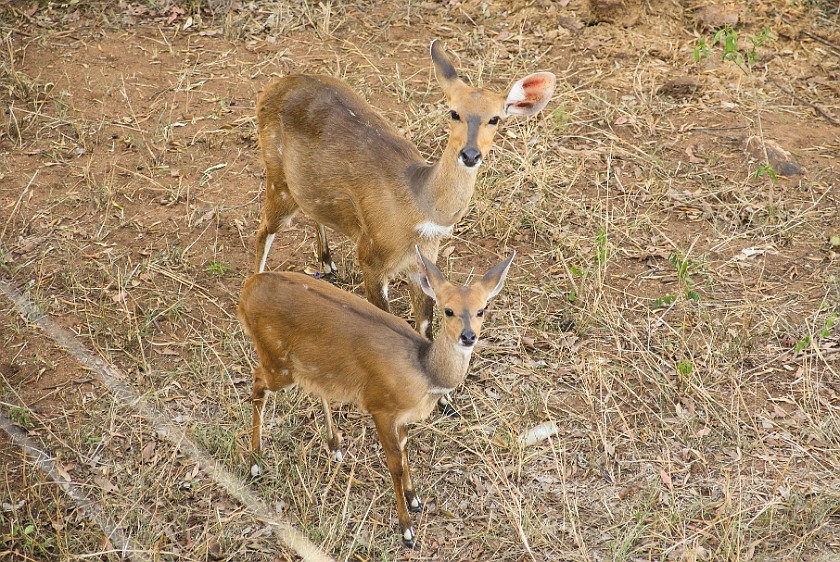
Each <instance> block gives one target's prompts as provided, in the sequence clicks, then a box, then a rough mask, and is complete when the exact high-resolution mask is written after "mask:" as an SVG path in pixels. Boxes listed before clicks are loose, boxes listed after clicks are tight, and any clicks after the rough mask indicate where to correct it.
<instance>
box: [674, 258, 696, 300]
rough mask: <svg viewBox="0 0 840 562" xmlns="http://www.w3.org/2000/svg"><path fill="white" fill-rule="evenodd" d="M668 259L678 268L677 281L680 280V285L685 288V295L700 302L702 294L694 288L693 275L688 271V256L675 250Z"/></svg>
mask: <svg viewBox="0 0 840 562" xmlns="http://www.w3.org/2000/svg"><path fill="white" fill-rule="evenodd" d="M668 261H670V262H671V263H672V264H673V265H674V267H675V268H676V270H677V281H679V284H680V286H681V287H682V288H683V292H684V294H685V296H686V297H688V298H689V299H691V300H693V301H695V302H700V295H699V294H698V293H697V291H695V290H694V289H693V288H692V281H691V276H690V274H689V272H688V266H689V261H688V256H685V257H683V256H681V255H680V254H679V253H676V252H675V253H672V254H671V255H669V256H668Z"/></svg>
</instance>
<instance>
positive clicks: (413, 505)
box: [411, 496, 420, 509]
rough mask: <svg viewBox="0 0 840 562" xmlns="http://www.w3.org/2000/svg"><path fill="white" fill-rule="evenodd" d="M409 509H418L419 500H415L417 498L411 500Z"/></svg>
mask: <svg viewBox="0 0 840 562" xmlns="http://www.w3.org/2000/svg"><path fill="white" fill-rule="evenodd" d="M411 507H413V508H414V509H417V508H418V507H420V500H418V499H417V496H414V497H413V498H411Z"/></svg>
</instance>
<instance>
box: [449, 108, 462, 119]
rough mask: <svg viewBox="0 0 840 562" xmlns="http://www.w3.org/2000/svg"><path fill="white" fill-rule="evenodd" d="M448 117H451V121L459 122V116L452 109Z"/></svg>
mask: <svg viewBox="0 0 840 562" xmlns="http://www.w3.org/2000/svg"><path fill="white" fill-rule="evenodd" d="M449 115H451V116H452V120H453V121H460V120H461V116H460V115H458V112H457V111H455V110H454V109H453V110H452V111H450V112H449Z"/></svg>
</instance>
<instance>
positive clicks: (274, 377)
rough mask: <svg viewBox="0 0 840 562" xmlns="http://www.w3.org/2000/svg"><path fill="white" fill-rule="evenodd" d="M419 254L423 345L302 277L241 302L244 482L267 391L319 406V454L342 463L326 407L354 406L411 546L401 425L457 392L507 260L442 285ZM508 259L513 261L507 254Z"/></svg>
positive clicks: (264, 282)
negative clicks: (311, 399) (250, 377)
mask: <svg viewBox="0 0 840 562" xmlns="http://www.w3.org/2000/svg"><path fill="white" fill-rule="evenodd" d="M416 252H417V264H418V266H419V269H420V273H419V275H418V276H417V279H418V284H419V285H420V288H421V289H422V291H423V292H424V293H425V294H427V295H429V297H430V298H432V299H434V301H436V302H437V305H438V308H439V311H440V312H441V313H442V314H443V315H442V317H441V318H442V328H441V332H440V334H438V337H437V338H436V339H435V340H434V341H429V340H428V339H426V338H425V337H423V336H422V335H420V334H418V333H417V332H416V331H414V330H412V329H411V328H410V327H409V325H408V324H406V322H405V321H404V320H402V319H400V318H397V317H396V316H393V315H391V314H389V313H387V312H384V311H382V310H380V309H379V308H377V307H375V306H373V305H372V304H370V303H368V302H366V301H365V300H363V299H361V298H359V297H357V296H356V295H353V294H352V293H348V292H346V291H342V290H341V289H337V288H336V287H334V286H332V285H331V284H329V283H327V282H326V281H322V280H318V279H312V278H311V277H309V276H307V275H304V274H301V273H290V272H285V273H259V274H256V275H253V276H251V277H250V278H249V279H248V281H247V282H246V283H245V287H244V288H243V289H242V295H241V297H240V299H239V308H238V313H239V319H240V321H241V322H242V326H243V327H244V329H245V332H246V333H247V334H248V335H249V336H250V337H251V339H252V340H253V342H254V348H255V350H256V352H257V356H258V357H259V364H258V365H257V367H256V368H255V369H254V389H253V395H252V398H253V411H254V413H253V433H252V436H251V451H252V462H253V463H254V464H253V465H252V467H251V473H252V474H253V475H254V476H257V475H259V474H260V472H261V470H260V467H259V464H257V462H258V458H259V452H260V448H261V440H262V421H263V411H264V408H265V393H266V390H271V391H277V390H280V389H281V388H285V387H288V386H290V385H293V384H297V385H299V386H300V387H301V388H302V389H303V390H304V391H306V392H309V393H311V394H314V395H316V396H318V397H320V398H321V404H322V406H323V408H324V417H325V419H326V429H327V431H326V433H327V444H328V445H329V448H330V451H331V453H332V457H333V458H334V459H336V460H341V458H342V453H341V438H340V436H339V434H338V432H337V431H336V429H335V425H334V424H333V419H332V414H331V413H330V401H331V400H332V401H338V402H348V403H355V404H358V405H359V406H361V407H362V408H364V409H365V410H367V411H368V412H369V413H370V414H371V416H373V421H374V423H375V425H376V432H377V434H378V436H379V442H380V443H381V444H382V449H383V450H384V451H385V459H386V462H387V465H388V471H389V472H390V473H391V478H392V479H393V481H394V493H395V495H396V499H397V516H398V517H399V520H400V529H401V532H402V539H403V542H404V543H405V544H406V545H407V546H410V547H414V546H415V532H414V527H413V526H412V524H411V519H410V518H409V515H408V510H409V509H411V510H412V511H415V512H417V511H421V509H422V504H421V502H420V498H419V497H418V496H417V493H416V492H415V490H414V485H413V484H412V483H411V476H410V474H409V466H408V456H407V454H406V441H407V440H408V430H407V428H406V424H408V423H411V422H415V421H418V420H420V419H423V418H425V417H426V416H428V415H429V413H430V412H431V411H432V409H433V408H434V405H435V403H436V402H437V400H438V398H439V397H440V396H441V395H442V394H445V393H447V392H449V391H451V390H452V389H453V388H455V387H456V386H458V385H459V384H461V383H462V382H463V381H464V379H465V378H466V376H467V367H468V366H469V362H470V356H471V354H472V351H473V349H474V348H475V344H476V342H477V341H478V335H479V333H480V331H481V324H482V322H483V320H484V308H485V307H486V306H487V301H488V300H490V299H491V298H492V297H494V296H495V295H497V294H498V293H499V291H501V290H502V286H503V285H504V281H505V276H506V275H507V272H508V269H509V268H510V264H511V261H512V260H513V255H511V256H510V257H509V258H508V259H506V260H505V261H503V262H502V263H500V264H498V265H497V266H495V267H493V268H492V269H491V270H490V271H489V272H487V274H486V275H484V277H482V278H481V279H480V280H479V281H477V282H476V283H474V284H472V285H470V286H466V287H458V286H455V285H452V284H451V283H449V282H448V281H447V280H446V279H445V278H444V277H443V274H441V272H440V270H439V269H438V268H437V266H436V265H435V264H434V262H432V261H430V260H428V259H426V258H425V257H423V255H422V254H421V253H420V249H419V248H418V249H417V250H416ZM514 255H515V253H514Z"/></svg>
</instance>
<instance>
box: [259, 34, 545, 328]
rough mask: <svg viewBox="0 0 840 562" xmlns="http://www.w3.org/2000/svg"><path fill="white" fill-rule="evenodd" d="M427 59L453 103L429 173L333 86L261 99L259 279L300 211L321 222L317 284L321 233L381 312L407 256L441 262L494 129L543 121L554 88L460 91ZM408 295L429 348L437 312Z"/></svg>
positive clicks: (339, 85)
mask: <svg viewBox="0 0 840 562" xmlns="http://www.w3.org/2000/svg"><path fill="white" fill-rule="evenodd" d="M430 51H431V58H432V62H433V64H434V69H435V75H436V76H437V80H438V82H439V84H440V87H441V89H442V90H443V93H444V94H445V96H446V98H447V100H448V102H449V114H448V115H449V140H448V142H447V144H446V148H445V149H444V150H443V154H442V155H441V157H440V159H439V160H438V161H437V162H436V163H434V164H428V163H427V162H426V160H425V159H424V158H423V157H422V156H421V155H420V152H419V151H418V150H417V148H416V147H415V146H414V145H413V144H412V143H411V142H409V141H407V140H406V139H405V138H404V137H403V136H402V135H401V134H400V133H399V132H398V131H397V129H396V128H395V127H394V126H393V125H392V124H391V123H389V122H388V121H386V120H385V119H384V118H383V117H382V116H380V115H379V113H377V111H376V110H375V109H374V108H373V107H371V106H370V105H369V104H368V103H367V102H366V101H365V100H363V99H362V98H361V97H360V96H359V95H357V94H356V93H354V92H353V90H351V89H350V87H349V86H348V85H347V84H345V83H344V82H342V81H340V80H337V79H335V78H331V77H329V76H310V75H294V76H287V77H284V78H281V79H279V80H277V81H276V82H274V83H272V84H271V85H270V86H269V87H268V88H267V89H266V90H265V92H263V94H262V95H261V96H260V98H259V100H258V102H257V125H258V129H259V138H260V147H261V150H262V158H263V161H264V163H265V168H266V188H265V203H264V205H263V209H262V219H261V221H260V226H259V230H258V232H257V237H256V262H255V266H254V270H255V273H259V272H261V271H263V270H264V269H265V262H266V258H267V256H268V251H269V248H270V247H271V243H272V241H273V240H274V236H275V233H276V232H277V230H278V229H279V228H280V226H281V224H284V223H285V224H289V222H290V221H291V219H292V216H293V215H294V213H295V212H296V211H297V210H298V208H301V209H303V211H304V213H305V214H306V215H308V216H309V217H310V218H312V219H314V220H315V222H316V223H317V245H318V256H319V259H320V261H321V263H322V270H323V271H324V273H330V272H332V271H334V270H335V264H334V262H333V260H332V258H331V256H330V251H329V247H328V245H327V237H326V230H325V229H324V226H328V227H330V228H331V229H333V230H336V231H338V232H340V233H342V234H344V235H345V236H347V237H349V238H351V239H352V240H353V241H354V242H355V243H356V251H357V257H358V263H359V266H360V267H361V270H362V275H363V277H364V283H365V293H366V296H367V300H368V301H369V302H371V303H373V304H374V305H376V306H377V307H379V308H381V309H382V310H384V311H386V312H387V311H388V310H389V309H388V284H389V282H390V281H391V280H392V279H393V278H394V277H396V276H397V275H399V274H401V273H408V272H409V271H410V270H411V268H412V263H413V261H414V258H413V252H414V247H415V246H419V247H420V249H421V250H422V251H423V253H424V255H425V256H427V257H428V258H429V259H430V260H431V261H436V260H437V255H438V249H439V246H440V242H441V239H442V238H444V237H445V236H448V235H450V234H451V233H452V230H453V228H454V226H455V224H456V223H457V222H458V221H459V220H460V219H461V218H462V217H463V216H464V214H465V213H466V212H467V208H468V205H469V202H470V199H471V198H472V194H473V189H474V187H475V181H476V175H477V172H478V168H479V166H480V164H481V162H482V161H483V160H484V159H485V158H486V156H487V153H488V152H489V151H490V147H491V145H492V143H493V137H494V135H495V133H496V130H497V128H498V125H499V123H500V121H501V120H502V119H505V118H507V117H509V116H511V115H526V116H527V115H534V114H535V113H537V112H539V111H540V110H541V109H542V108H543V107H545V105H546V104H547V103H548V102H549V100H550V99H551V96H552V94H553V92H554V85H555V77H554V74H552V73H550V72H537V73H535V74H530V75H528V76H526V77H524V78H522V79H520V80H516V81H514V82H513V83H512V84H510V86H509V87H508V89H507V91H506V92H505V93H504V94H499V93H496V92H493V91H491V90H488V89H485V88H473V87H471V86H469V85H468V84H467V83H466V82H464V81H463V80H461V79H460V78H459V77H458V73H457V71H456V70H455V67H454V66H453V65H452V63H451V62H450V60H449V59H448V58H447V56H446V54H445V53H444V50H443V48H442V47H441V44H440V43H439V42H438V41H433V42H432V44H431V48H430ZM408 285H409V293H410V298H411V307H412V312H413V315H414V326H415V329H416V330H417V331H418V332H420V333H421V334H423V335H425V336H426V337H431V328H432V326H431V320H432V311H433V308H434V307H433V303H432V301H431V299H429V298H428V296H427V295H426V294H425V293H424V291H423V290H422V289H421V288H420V285H419V280H418V279H417V278H416V275H409V278H408Z"/></svg>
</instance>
